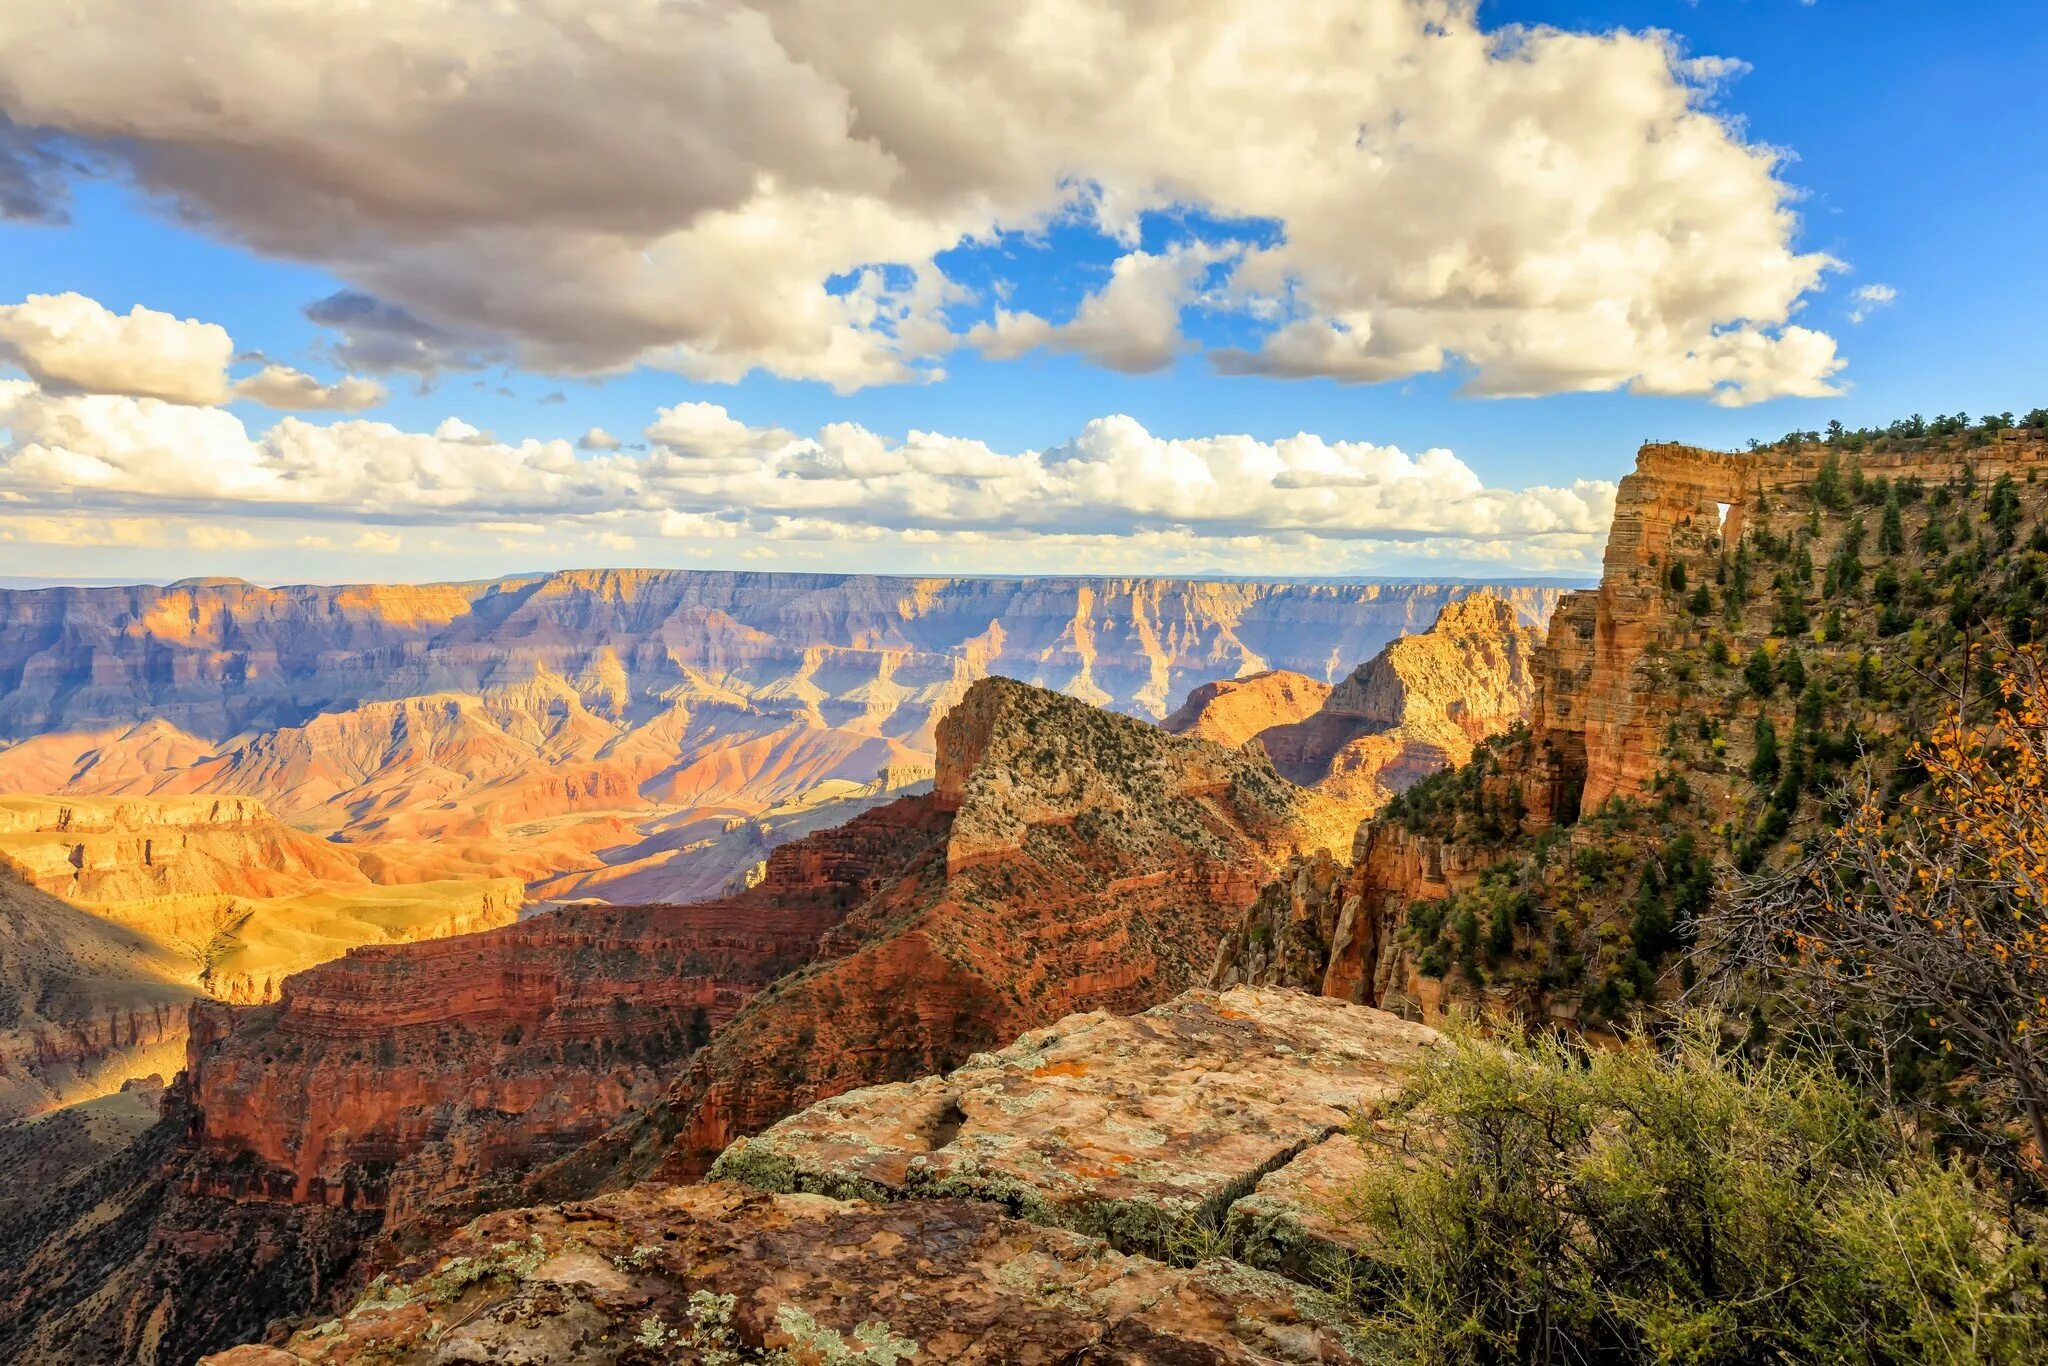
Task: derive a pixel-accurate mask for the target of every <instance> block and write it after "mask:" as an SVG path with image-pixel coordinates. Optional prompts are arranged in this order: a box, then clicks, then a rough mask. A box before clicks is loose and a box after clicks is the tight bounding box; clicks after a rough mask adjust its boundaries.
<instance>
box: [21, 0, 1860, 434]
mask: <svg viewBox="0 0 2048 1366" xmlns="http://www.w3.org/2000/svg"><path fill="white" fill-rule="evenodd" d="M85 28H89V29H90V31H91V32H92V33H93V35H94V41H92V42H90V43H83V42H79V41H77V34H78V33H79V32H80V31H81V30H82V29H85ZM315 70H317V72H318V73H319V79H318V81H317V82H314V83H312V84H309V83H308V81H307V79H306V73H307V72H308V71H315ZM1735 72H1736V67H1735V65H1734V64H1731V63H1727V62H1723V61H1717V60H1714V59H1711V58H1692V57H1688V56H1687V55H1686V54H1684V53H1682V52H1681V51H1679V50H1678V49H1677V47H1676V46H1675V44H1674V42H1673V40H1672V39H1670V38H1669V37H1668V36H1665V35H1662V34H1659V33H1655V32H1651V33H1643V34H1632V33H1628V32H1623V31H1614V32H1609V33H1601V34H1581V33H1570V32H1562V31H1557V30H1553V29H1548V28H1496V29H1492V30H1489V29H1487V28H1485V27H1484V26H1483V25H1482V23H1481V21H1480V17H1479V9H1478V6H1477V5H1476V3H1475V0H1300V3H1297V4H1293V5H1290V6H1288V9H1287V22H1285V23H1284V24H1281V23H1274V22H1272V12H1271V7H1270V5H1269V4H1267V3H1264V2H1263V0H1191V2H1190V3H1185V4H1171V5H1168V4H1157V3H1152V2H1151V0H1040V3H1034V4H1030V5H1017V4H1014V3H1010V2H1009V0H944V2H943V3H941V0H923V2H919V0H909V2H907V3H906V2H905V0H704V3H698V4H690V5H675V4H670V3H666V2H665V0H625V3H621V4H616V5H609V6H605V7H604V8H603V10H602V11H601V13H593V11H592V10H591V8H590V7H589V6H588V5H587V4H585V3H583V2H582V0H529V3H524V4H519V5H504V4H499V3H494V2H493V0H450V3H447V4H442V5H437V6H434V7H432V8H431V9H430V10H427V11H419V10H417V9H409V10H408V11H407V13H406V18H405V22H403V23H396V22H393V14H392V11H391V7H390V6H389V5H379V4H364V5H354V6H343V7H332V6H311V7H309V6H304V5H298V4H291V3H287V2H286V0H188V2H187V3H183V4H178V5H164V4H161V3H157V2H156V0H80V3H78V4H76V5H72V6H69V7H52V6H47V5H45V6H35V5H14V6H9V7H5V8H4V9H0V119H4V120H8V121H10V122H7V123H4V124H0V128H5V129H8V130H12V131H11V132H10V133H9V134H8V136H7V137H6V138H0V187H4V186H7V185H16V186H19V185H28V186H29V188H28V189H27V190H21V189H15V190H13V191H12V192H11V193H12V196H13V198H14V199H17V200H21V201H22V202H24V203H27V204H28V205H29V206H30V207H31V208H33V207H35V206H37V205H46V204H47V203H48V201H49V199H50V192H49V186H48V181H49V175H50V170H49V167H50V165H51V163H50V162H49V161H48V160H47V158H49V157H50V156H52V155H54V152H53V150H52V149H53V148H54V147H55V146H56V145H57V144H56V143H55V142H54V141H53V139H66V140H69V145H77V146H83V147H87V148H90V149H93V151H94V153H95V155H96V156H97V157H98V158H99V159H100V160H101V161H102V162H104V163H106V164H108V165H112V166H116V167H120V168H122V169H125V170H126V171H127V172H128V173H129V174H131V175H132V176H133V177H134V178H135V179H136V181H137V182H138V183H139V184H140V185H141V186H142V187H143V188H144V189H145V190H147V191H149V192H150V193H152V194H155V195H158V196H161V197H162V198H163V199H164V200H165V201H167V202H169V203H171V204H173V205H175V206H176V207H177V209H178V211H179V212H181V213H182V214H183V215H185V216H186V217H188V218H189V219H190V220H191V221H194V222H200V223H204V224H206V225H208V226H209V228H210V229H212V230H214V231H217V232H220V233H223V234H226V235H229V236H232V237H234V238H236V239H238V240H240V241H242V242H245V243H247V244H249V245H251V246H252V247H254V248H255V249H256V250H259V251H263V252H267V253H271V254H275V255H279V256H284V257H290V258H293V259H300V260H309V261H314V262H317V263H320V264H322V265H324V266H325V267H327V268H328V269H330V270H332V271H334V272H335V273H336V274H338V275H339V276H341V277H342V278H344V279H345V280H347V281H348V282H349V288H348V289H347V290H345V291H344V292H343V293H341V294H337V295H335V296H333V297H332V298H329V299H326V300H322V301H320V303H318V304H316V305H314V306H313V307H312V308H311V309H310V310H309V315H310V316H312V317H313V318H314V319H315V320H316V321H319V322H321V323H323V324H324V325H327V326H329V327H331V328H333V329H335V330H336V332H337V335H338V337H339V340H338V341H337V343H336V346H335V355H336V358H337V359H338V360H340V361H341V362H342V363H344V364H345V365H347V366H348V367H349V368H351V369H361V370H368V371H378V372H381V371H386V370H410V371H414V372H417V373H421V374H432V373H435V372H437V371H439V370H442V369H447V368H456V367H461V366H469V365H475V364H478V363H481V362H482V361H484V360H485V359H486V358H492V357H494V356H495V355H497V354H512V355H515V356H516V357H517V358H519V359H521V360H523V361H524V362H525V363H527V364H530V365H534V366H538V367H541V368H545V369H550V370H557V371H564V372H577V371H581V372H588V371H600V370H606V369H610V368H615V367H620V366H624V365H628V364H631V363H634V362H647V363H652V364H655V365H662V366H667V367H670V368H673V369H675V370H677V371H679V372H681V373H683V374H686V375H689V376H692V377H695V378H700V379H712V380H729V379H736V378H738V377H739V376H741V375H743V374H745V373H746V372H748V371H749V370H753V369H761V370H766V371H769V372H772V373H774V374H778V375H783V376H788V377H798V378H806V379H813V380H820V381H823V382H826V383H829V384H831V385H833V386H835V387H836V388H839V389H842V390H845V389H852V388H857V387H859V386H861V385H865V384H875V383H887V382H900V381H904V380H914V379H919V378H931V377H933V376H934V375H936V374H937V373H938V366H939V362H940V360H941V358H942V357H943V356H944V355H945V354H946V353H947V352H949V351H950V350H952V349H955V348H957V347H958V346H960V345H961V344H963V343H964V342H966V341H968V340H970V339H971V340H972V342H973V343H974V344H976V345H979V346H982V347H983V348H984V349H987V350H989V351H990V353H991V354H1016V353H1019V352H1021V351H1024V350H1027V349H1030V348H1032V347H1035V346H1052V347H1064V348H1066V349H1070V350H1073V351H1076V352H1078V353H1081V354H1085V355H1088V356H1090V357H1093V358H1095V359H1097V360H1099V361H1101V362H1103V363H1106V364H1109V365H1113V366H1117V367H1119V368H1123V369H1134V370H1136V369H1146V368H1152V367H1155V366H1157V365H1159V364H1162V363H1165V362H1166V361H1168V360H1170V359H1171V358H1172V357H1173V356H1174V355H1175V354H1176V352H1177V351H1178V349H1179V348H1180V346H1181V342H1180V340H1179V338H1180V335H1181V332H1182V331H1183V330H1184V329H1183V328H1182V327H1180V326H1179V325H1178V324H1179V323H1180V321H1181V319H1182V317H1183V316H1184V313H1185V310H1186V309H1187V308H1188V307H1189V306H1191V305H1193V306H1202V307H1220V308H1229V309H1234V310H1237V311H1238V313H1239V314H1241V321H1242V323H1243V327H1241V328H1239V329H1237V331H1239V332H1240V333H1242V334H1245V335H1248V336H1250V337H1251V339H1252V340H1250V341H1248V342H1246V343H1245V344H1243V345H1241V346H1239V347H1237V348H1235V349H1231V350H1226V351H1223V352H1221V353H1219V354H1218V355H1217V357H1216V360H1217V363H1218V364H1219V365H1220V366H1222V367H1223V368H1224V369H1227V370H1231V371H1238V372H1247V373H1259V374H1274V375H1326V376H1334V377H1336V378H1339V379H1346V380H1358V381H1367V382H1370V381H1378V380H1384V379H1390V378H1398V377H1401V376H1406V375H1412V374H1416V373H1426V372H1433V371H1440V370H1441V371H1452V372H1454V373H1457V374H1459V375H1460V376H1462V377H1463V378H1464V379H1465V380H1467V381H1468V382H1469V386H1470V388H1471V389H1472V390H1473V391H1475V392H1478V393H1484V394H1523V393H1550V392H1556V391H1560V390H1598V389H1614V388H1619V387H1623V386H1626V385H1629V384H1632V383H1638V384H1640V385H1641V386H1643V387H1646V388H1649V389H1650V390H1652V391H1654V392H1659V393H1667V392H1677V393H1691V394H1709V395H1712V396H1714V397H1715V398H1717V399H1718V400H1719V401H1722V402H1727V403H1736V402H1750V401H1756V400H1760V399H1764V398H1770V397H1774V396H1777V395H1782V394H1809V393H1815V392H1828V391H1829V390H1830V388H1831V376H1832V375H1833V374H1834V373H1835V370H1836V369H1837V368H1838V367H1839V359H1838V358H1837V357H1836V356H1835V354H1834V351H1833V348H1832V346H1831V345H1829V344H1825V343H1826V340H1827V339H1825V338H1819V337H1818V334H1814V333H1810V332H1807V331H1806V330H1805V329H1796V328H1792V327H1789V326H1787V324H1788V323H1789V322H1790V321H1791V319H1792V317H1793V316H1794V313H1795V312H1796V310H1797V309H1798V307H1799V305H1800V302H1801V301H1802V299H1803V297H1804V296H1805V295H1806V294H1807V293H1808V292H1809V291H1811V290H1812V289H1813V288H1814V287H1815V286H1816V284H1817V283H1818V281H1819V279H1820V277H1821V276H1822V274H1823V272H1824V271H1826V270H1827V269H1828V268H1829V267H1830V266H1831V265H1832V264H1833V263H1832V262H1830V261H1829V260H1828V258H1826V257H1825V256H1823V255H1821V254H1818V253H1813V252H1805V251H1801V250H1800V249H1799V248H1798V246H1797V245H1796V241H1795V239H1796V236H1797V232H1798V222H1797V219H1796V215H1795V214H1794V212H1793V210H1792V207H1791V204H1792V200H1793V194H1792V192H1791V190H1790V189H1789V187H1788V186H1787V185H1786V184H1785V182H1784V181H1783V179H1782V178H1781V175H1780V163H1779V157H1778V154H1777V153H1776V152H1775V151H1774V150H1772V149H1770V148H1767V147H1764V146H1760V145H1757V144H1755V143H1752V142H1750V141H1748V140H1747V138H1746V136H1745V134H1744V133H1743V130H1742V128H1741V125H1740V123H1739V122H1738V121H1737V120H1735V119H1732V118H1727V117H1722V116H1721V115H1719V114H1718V113H1717V111H1716V107H1715V104H1714V100H1715V99H1716V98H1717V95H1716V91H1717V88H1718V87H1719V86H1720V85H1721V84H1723V83H1725V82H1726V81H1727V80H1728V79H1729V78H1730V77H1731V76H1732V75H1734V74H1735ZM309 92H316V93H317V98H315V97H314V95H313V94H312V93H309ZM23 129H34V130H37V131H36V133H35V134H34V136H33V137H31V136H29V135H27V134H24V133H22V132H21V131H20V130H23ZM35 158H42V160H36V159H35ZM37 166H40V167H42V168H43V169H42V170H41V171H40V172H33V168H35V167H37ZM23 167H28V168H31V172H33V175H30V173H29V172H24V171H23V170H22V169H21V168H23ZM7 168H13V169H7ZM25 175H30V178H28V179H24V176H25ZM35 176H40V179H36V178H34V177H35ZM38 187H40V188H38ZM6 193H9V191H7V190H5V189H0V194H6ZM1148 215H1149V216H1152V217H1153V218H1154V219H1155V220H1156V221H1158V222H1164V223H1168V224H1181V225H1183V227H1182V228H1181V229H1180V230H1179V231H1180V234H1181V236H1182V237H1183V238H1184V239H1185V240H1184V241H1182V242H1181V243H1180V244H1179V245H1177V246H1174V247H1169V248H1167V249H1165V250H1163V251H1156V250H1155V251H1145V250H1140V249H1138V246H1137V244H1138V242H1139V240H1140V235H1139V231H1138V230H1139V228H1140V226H1141V225H1142V224H1144V223H1145V222H1146V220H1147V217H1148ZM1055 223H1058V224H1062V225H1088V226H1092V227H1093V228H1094V229H1095V230H1097V231H1099V232H1100V233H1101V234H1103V235H1104V236H1105V237H1107V238H1109V239H1112V240H1115V241H1117V242H1119V243H1121V244H1123V246H1124V249H1125V250H1124V256H1123V259H1122V260H1121V261H1120V262H1119V263H1118V267H1117V271H1116V273H1115V275H1114V276H1113V277H1112V279H1111V280H1110V281H1109V283H1108V284H1107V285H1105V286H1104V287H1103V288H1102V289H1101V290H1100V291H1098V292H1097V293H1095V294H1094V295H1092V296H1090V297H1088V298H1086V299H1085V300H1084V301H1083V302H1082V303H1081V304H1079V305H1078V306H1077V308H1076V309H1075V310H1074V311H1073V312H1072V314H1071V316H1068V317H1065V318H1054V317H1047V316H1044V315H1042V314H1040V313H1033V312H1029V311H1018V312H1014V313H1011V312H1005V313H996V312H994V311H992V309H990V308H989V303H990V301H989V300H987V299H980V300H975V299H970V298H969V297H968V294H967V291H966V290H965V289H964V288H963V287H962V285H961V284H960V282H959V281H958V280H955V279H953V278H951V277H949V276H948V274H947V272H946V268H945V267H944V266H943V265H942V264H941V261H942V258H944V257H945V254H946V253H948V252H951V251H953V250H954V249H956V248H960V247H962V246H968V247H978V246H986V245H989V244H995V243H1002V242H1004V241H1005V240H1006V239H1007V240H1016V239H1021V238H1025V237H1029V236H1031V235H1033V234H1037V233H1040V232H1042V231H1043V230H1045V229H1046V228H1048V227H1049V226H1051V225H1053V224H1055ZM1194 224H1199V225H1200V226H1199V228H1197V227H1195V226H1186V225H1194ZM1208 253H1220V255H1218V256H1216V257H1215V259H1214V260H1213V261H1212V262H1210V263H1209V266H1208V267H1207V268H1206V269H1213V270H1215V271H1217V272H1219V273H1220V274H1221V275H1222V276H1223V277H1224V278H1222V279H1219V280H1216V281H1214V282H1209V283H1211V284H1213V287H1205V288H1202V289H1201V290H1199V291H1197V289H1196V287H1195V286H1196V279H1195V274H1196V268H1197V265H1198V263H1200V262H1201V260H1202V257H1203V256H1204V255H1205V254H1208ZM1226 258H1227V259H1226ZM976 324H979V327H977V326H976ZM1816 338H1818V339H1816Z"/></svg>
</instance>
